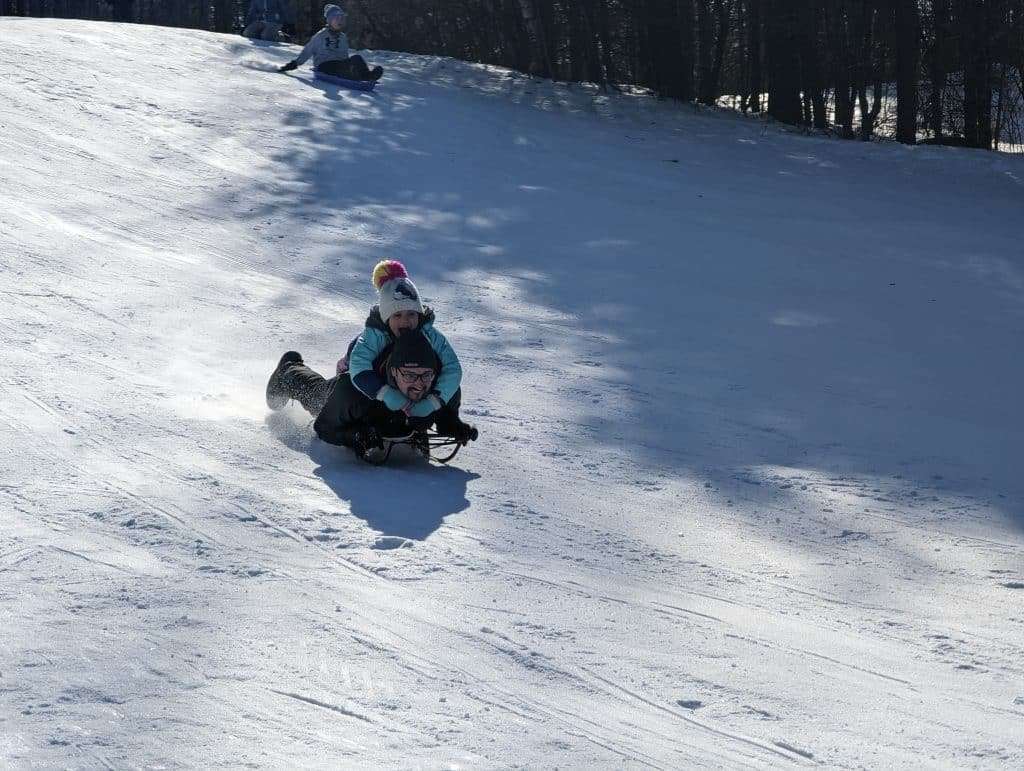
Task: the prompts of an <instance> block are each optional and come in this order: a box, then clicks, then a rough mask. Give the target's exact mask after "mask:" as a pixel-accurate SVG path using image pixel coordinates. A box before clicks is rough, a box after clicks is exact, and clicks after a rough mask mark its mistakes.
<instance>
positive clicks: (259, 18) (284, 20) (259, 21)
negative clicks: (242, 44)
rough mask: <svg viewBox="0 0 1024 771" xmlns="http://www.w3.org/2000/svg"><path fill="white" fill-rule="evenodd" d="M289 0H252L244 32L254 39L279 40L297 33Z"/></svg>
mask: <svg viewBox="0 0 1024 771" xmlns="http://www.w3.org/2000/svg"><path fill="white" fill-rule="evenodd" d="M288 5H289V4H288V0H251V2H250V3H249V13H247V14H246V15H245V29H244V30H242V34H243V35H244V36H245V37H247V38H250V39H252V40H278V39H279V37H280V35H281V33H282V32H284V33H285V34H286V35H294V34H295V25H294V24H293V23H292V19H291V14H290V9H289V7H288Z"/></svg>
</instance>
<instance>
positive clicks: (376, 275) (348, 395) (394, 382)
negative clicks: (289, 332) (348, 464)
mask: <svg viewBox="0 0 1024 771" xmlns="http://www.w3.org/2000/svg"><path fill="white" fill-rule="evenodd" d="M373 286H374V288H375V289H376V290H377V294H378V300H379V302H378V304H377V305H375V306H374V307H373V308H371V309H370V315H369V317H368V318H367V319H366V327H365V328H364V329H363V332H362V334H361V335H359V337H357V338H356V339H355V340H353V341H352V343H351V344H350V345H349V347H348V353H347V354H346V356H344V357H343V358H342V359H341V361H339V362H338V367H337V371H338V374H337V375H336V376H335V377H333V378H330V379H327V378H324V377H323V376H322V375H320V374H318V373H317V372H314V371H313V370H312V369H310V368H309V367H307V366H306V365H305V363H304V362H303V360H302V355H301V354H299V353H298V352H297V351H288V352H287V353H285V354H284V355H283V356H282V357H281V360H280V362H278V365H277V368H276V369H275V370H274V372H273V373H272V374H271V376H270V380H269V381H268V382H267V394H266V395H267V406H268V407H269V408H270V409H272V410H279V409H281V408H282V407H284V406H285V405H286V404H287V403H288V402H289V400H291V399H294V400H296V401H297V402H299V403H300V404H301V405H302V406H303V407H304V408H305V409H306V411H307V412H309V413H310V414H311V415H313V416H315V417H316V421H315V422H314V424H313V429H314V430H315V431H316V434H317V436H319V437H320V438H321V439H322V440H323V441H325V442H329V443H331V444H337V445H343V446H345V447H350V448H352V449H353V450H354V451H355V452H356V454H357V455H358V456H360V457H362V458H364V459H367V460H371V459H372V455H373V453H375V452H377V451H380V450H383V448H384V439H385V438H388V437H404V436H408V435H409V434H411V433H414V432H422V433H425V432H426V431H427V430H428V429H430V428H431V427H434V428H435V429H436V431H437V433H438V434H440V435H442V436H445V437H451V438H452V439H453V440H454V441H455V442H457V443H458V444H460V445H464V444H466V443H467V442H469V441H472V440H474V439H476V436H477V432H476V429H475V428H473V426H471V425H469V424H468V423H464V422H463V421H462V420H461V418H460V417H459V407H460V405H461V402H462V389H461V385H462V366H461V365H460V364H459V357H458V356H457V355H456V354H455V350H454V349H453V348H452V347H451V345H450V344H449V343H448V340H447V339H445V336H444V335H442V334H441V333H440V332H438V331H437V329H435V328H434V312H433V310H431V309H430V308H426V307H424V306H423V303H422V302H421V301H420V295H419V292H418V291H417V289H416V285H415V284H413V282H412V281H411V280H410V279H409V275H408V273H407V272H406V270H405V266H403V265H402V263H400V262H397V261H395V260H384V261H382V262H379V263H378V264H377V265H376V267H375V268H374V270H373Z"/></svg>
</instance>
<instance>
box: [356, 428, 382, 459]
mask: <svg viewBox="0 0 1024 771" xmlns="http://www.w3.org/2000/svg"><path fill="white" fill-rule="evenodd" d="M352 449H353V450H354V451H355V453H356V455H358V456H359V457H360V458H365V457H366V456H367V454H369V453H372V452H373V451H374V450H383V449H384V440H383V439H381V438H380V434H378V433H377V429H375V428H374V427H373V426H367V427H366V428H362V429H360V430H359V431H357V432H356V435H355V439H354V440H353V441H352Z"/></svg>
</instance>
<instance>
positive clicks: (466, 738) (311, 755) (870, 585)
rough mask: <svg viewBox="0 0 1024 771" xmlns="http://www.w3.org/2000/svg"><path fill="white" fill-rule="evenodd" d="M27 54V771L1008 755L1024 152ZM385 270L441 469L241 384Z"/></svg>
mask: <svg viewBox="0 0 1024 771" xmlns="http://www.w3.org/2000/svg"><path fill="white" fill-rule="evenodd" d="M0 41H2V45H0V103H2V105H3V107H2V112H0V352H2V357H3V366H2V368H0V765H3V766H5V767H15V768H20V767H33V766H34V765H39V766H60V767H73V768H86V767H100V766H109V767H127V766H132V767H153V768H177V767H201V768H215V767H239V766H244V765H249V766H257V767H277V768H293V767H330V768H334V767H339V766H341V767H353V768H366V767H369V766H398V767H425V768H448V767H452V768H460V767H462V768H479V767H507V766H523V767H550V766H560V767H586V768H611V767H621V766H628V767H646V766H650V767H655V768H696V767H713V768H741V767H788V766H811V765H815V764H823V765H826V766H829V767H836V768H857V767H864V766H867V767H875V768H879V767H907V766H914V767H950V768H951V767H957V768H960V767H1007V768H1011V767H1015V768H1020V767H1022V766H1024V729H1022V725H1024V561H1022V556H1024V474H1022V473H1021V469H1022V460H1024V420H1022V412H1024V409H1022V406H1021V395H1022V394H1024V364H1022V360H1024V357H1022V339H1024V256H1022V255H1024V249H1022V245H1021V243H1022V242H1021V232H1022V230H1021V228H1022V221H1021V218H1022V212H1024V159H1021V158H1018V157H1005V156H998V155H995V154H989V153H981V152H970V151H961V150H952V149H945V148H907V147H901V146H897V145H884V144H883V145H866V144H861V143H855V142H839V141H834V140H829V139H824V138H815V137H804V136H799V135H794V134H788V133H784V132H782V131H781V130H780V129H779V128H778V127H774V126H764V125H762V124H761V123H758V122H756V121H753V120H747V119H741V118H737V117H736V116H732V115H725V114H718V113H714V112H704V113H696V112H694V111H693V110H692V109H691V108H688V107H681V106H678V105H674V104H670V103H658V102H656V101H654V100H652V99H649V98H645V97H642V96H632V95H603V94H600V93H599V92H598V91H596V90H594V89H591V88H588V87H572V86H565V85H558V84H555V85H552V84H551V83H547V82H542V81H538V80H534V79H530V78H527V77H525V76H520V75H515V74H512V73H509V72H507V71H505V70H499V69H496V68H488V67H483V66H474V65H467V64H461V63H457V62H453V61H451V60H445V59H437V58H429V57H418V56H411V55H402V54H391V53H373V52H368V53H367V57H368V58H369V59H370V60H371V61H372V62H374V63H376V62H379V63H381V64H383V65H384V66H385V67H386V68H387V74H386V76H385V79H384V80H383V81H382V82H381V84H380V87H379V88H378V91H377V93H375V94H372V95H367V94H359V93H354V92H348V91H345V90H342V89H339V88H337V87H335V86H330V85H325V84H321V83H315V82H313V80H312V78H311V74H310V72H309V70H308V69H305V70H301V71H299V72H298V73H296V74H295V75H294V76H284V75H279V74H277V73H273V72H269V71H267V68H268V66H269V65H278V64H281V63H283V62H285V61H287V60H288V59H290V58H292V57H293V56H294V55H295V52H296V49H295V48H294V47H291V46H284V45H268V44H253V43H250V42H248V41H246V40H243V39H241V38H234V37H226V36H218V35H213V34H204V33H200V32H191V31H186V30H169V29H159V28H152V27H143V26H117V25H105V24H98V23H78V22H70V21H59V22H58V21H54V20H25V19H2V20H0ZM383 257H393V258H397V259H401V260H403V261H404V262H405V263H406V264H407V266H408V267H409V270H410V272H411V274H412V277H413V279H414V280H415V281H416V282H417V284H418V285H419V287H420V289H421V290H422V291H423V292H424V294H425V295H426V296H427V297H428V299H429V301H430V303H431V304H432V305H433V306H434V307H435V308H436V310H437V315H438V328H439V329H441V330H442V331H443V332H445V333H446V334H447V335H448V337H449V339H450V340H451V341H452V342H453V343H454V345H455V347H456V349H457V350H458V351H459V353H460V355H461V357H462V361H463V364H464V367H465V371H466V375H465V380H464V382H463V385H464V392H465V398H464V404H465V414H466V417H467V419H468V420H470V421H471V422H473V423H475V424H476V425H478V427H479V428H480V433H481V439H480V441H479V442H477V443H476V444H475V445H473V446H471V447H470V448H468V450H466V451H464V452H463V453H462V454H461V455H460V456H459V457H458V459H457V461H456V462H455V463H454V464H453V466H451V467H428V466H425V465H423V464H417V463H415V462H412V461H409V460H405V461H400V462H399V463H397V464H394V465H392V466H389V467H386V468H373V467H368V466H366V465H363V464H361V463H359V462H358V461H356V460H355V459H354V458H353V457H352V456H351V454H350V453H349V452H348V451H344V450H340V449H338V448H335V447H331V446H329V445H325V444H322V443H321V442H319V441H318V440H317V439H315V438H314V435H313V432H312V429H311V427H310V418H309V416H307V415H306V414H304V413H303V412H302V411H301V409H300V408H298V407H294V406H292V407H289V408H288V409H286V410H285V411H283V412H281V413H277V414H271V413H269V412H268V410H267V408H266V405H265V404H264V401H263V393H262V391H263V387H264V384H265V382H266V378H267V376H268V374H269V373H270V370H271V369H272V368H273V366H274V364H275V363H276V361H277V359H278V357H279V356H280V354H281V353H282V352H283V351H285V350H287V349H289V348H295V349H297V350H299V351H300V352H302V353H303V355H304V356H305V358H306V360H307V362H308V363H310V364H311V365H312V366H314V367H316V368H318V369H320V370H321V371H324V372H330V371H332V369H333V367H334V363H335V361H336V360H337V358H338V357H339V355H340V354H341V353H343V352H344V349H345V347H346V345H347V344H348V342H349V340H350V339H351V338H352V337H353V336H354V335H356V334H357V333H358V331H359V329H360V328H361V325H362V321H363V319H364V318H365V315H366V312H367V309H368V307H369V305H370V304H371V302H372V301H373V293H372V291H371V288H370V281H369V274H370V269H371V267H372V265H373V264H374V262H376V261H377V260H378V259H380V258H383Z"/></svg>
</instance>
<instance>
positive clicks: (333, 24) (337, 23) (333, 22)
mask: <svg viewBox="0 0 1024 771" xmlns="http://www.w3.org/2000/svg"><path fill="white" fill-rule="evenodd" d="M327 26H328V27H330V28H331V29H333V30H334V31H335V32H340V31H341V28H342V27H343V26H345V17H344V16H342V15H341V14H338V15H335V16H332V17H331V18H330V19H328V20H327Z"/></svg>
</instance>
